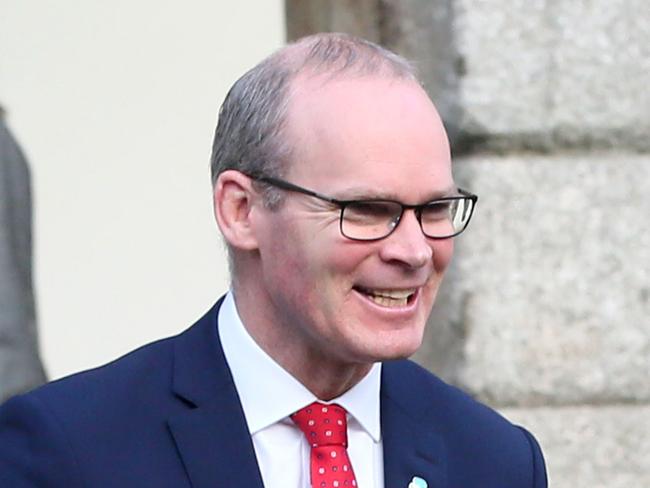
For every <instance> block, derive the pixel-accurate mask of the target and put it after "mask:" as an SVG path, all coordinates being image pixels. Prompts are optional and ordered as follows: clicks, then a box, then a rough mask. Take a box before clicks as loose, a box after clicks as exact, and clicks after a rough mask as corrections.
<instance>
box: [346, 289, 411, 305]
mask: <svg viewBox="0 0 650 488" xmlns="http://www.w3.org/2000/svg"><path fill="white" fill-rule="evenodd" d="M355 290H356V291H358V292H359V293H361V294H363V295H365V296H366V297H367V298H368V299H370V300H371V301H373V302H374V303H376V304H377V305H380V306H382V307H389V308H397V307H405V306H406V305H408V303H409V300H411V299H412V297H414V296H415V293H416V292H417V288H407V289H401V290H390V289H373V288H361V287H355Z"/></svg>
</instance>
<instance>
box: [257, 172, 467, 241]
mask: <svg viewBox="0 0 650 488" xmlns="http://www.w3.org/2000/svg"><path fill="white" fill-rule="evenodd" d="M249 177H250V178H252V179H254V180H256V181H259V182H261V183H266V184H267V185H270V186H273V187H275V188H279V189H281V190H285V191H290V192H296V193H302V194H304V195H309V196H311V197H314V198H318V199H319V200H323V201H325V202H328V203H331V204H333V205H335V206H337V207H339V209H340V210H341V216H340V219H339V228H340V230H341V234H342V235H343V236H344V237H347V238H348V239H351V240H353V241H377V240H379V239H384V238H385V237H388V236H389V235H390V234H391V233H392V232H393V231H394V230H395V229H396V228H397V226H398V225H399V223H400V220H401V219H402V216H403V215H404V211H405V210H411V209H412V210H413V211H414V212H415V216H416V218H417V219H418V222H419V223H420V227H421V228H422V233H423V234H424V235H425V236H427V237H428V238H430V239H448V238H450V237H454V236H457V235H458V234H460V233H461V232H463V231H464V230H465V229H466V228H467V224H469V221H470V219H471V218H472V213H473V212H474V207H475V206H476V202H477V200H478V196H476V195H474V194H472V193H469V192H467V191H465V190H461V189H460V188H459V189H458V193H459V195H457V196H450V197H443V198H436V199H435V200H431V201H430V202H427V203H423V204H420V205H406V204H404V203H401V202H398V201H395V200H383V199H368V200H338V199H336V198H331V197H328V196H325V195H321V194H320V193H317V192H315V191H312V190H309V189H307V188H303V187H301V186H298V185H294V184H293V183H290V182H288V181H284V180H280V179H278V178H272V177H270V176H253V175H249Z"/></svg>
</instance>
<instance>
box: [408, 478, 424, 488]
mask: <svg viewBox="0 0 650 488" xmlns="http://www.w3.org/2000/svg"><path fill="white" fill-rule="evenodd" d="M427 486H428V485H427V482H426V481H424V480H423V479H422V478H420V477H418V476H413V479H412V480H411V482H410V483H409V486H408V488H427Z"/></svg>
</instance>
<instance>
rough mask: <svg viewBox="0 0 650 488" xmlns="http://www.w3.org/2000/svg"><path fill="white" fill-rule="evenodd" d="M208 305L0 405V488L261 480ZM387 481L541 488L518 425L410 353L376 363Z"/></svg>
mask: <svg viewBox="0 0 650 488" xmlns="http://www.w3.org/2000/svg"><path fill="white" fill-rule="evenodd" d="M218 307H219V304H217V305H215V306H214V307H213V308H212V309H211V310H210V311H209V312H208V313H207V314H206V315H205V316H204V317H203V318H201V319H200V320H199V321H198V322H197V323H196V324H194V326H192V327H191V328H189V329H188V330H187V331H185V332H184V333H182V334H180V335H178V336H176V337H172V338H169V339H164V340H161V341H159V342H155V343H152V344H149V345H147V346H145V347H142V348H140V349H138V350H136V351H134V352H132V353H131V354H128V355H127V356H125V357H123V358H121V359H119V360H117V361H115V362H113V363H111V364H108V365H106V366H104V367H101V368H98V369H95V370H91V371H87V372H84V373H80V374H77V375H74V376H71V377H69V378H66V379H63V380H60V381H56V382H54V383H50V384H48V385H45V386H43V387H41V388H39V389H37V390H35V391H32V392H31V393H28V394H26V395H23V396H19V397H14V398H13V399H11V400H9V401H8V402H7V403H5V404H4V405H3V406H2V407H0V487H3V488H24V487H25V488H26V487H39V488H46V487H56V488H62V487H65V488H81V487H86V488H90V487H92V488H102V487H115V488H117V487H119V488H127V487H137V488H148V487H152V488H154V487H155V488H164V487H169V488H171V487H173V488H181V487H194V488H221V487H223V488H235V487H242V488H262V486H263V484H262V479H261V476H260V472H259V469H258V466H257V462H256V459H255V452H254V450H253V444H252V441H251V437H250V435H249V432H248V430H247V426H246V421H245V419H244V414H243V411H242V407H241V404H240V402H239V397H238V395H237V391H236V389H235V386H234V384H233V380H232V377H231V374H230V370H229V369H228V366H227V364H226V361H225V358H224V355H223V351H222V348H221V344H220V342H219V336H218V334H217V311H218ZM381 427H382V436H383V443H384V472H385V486H386V488H406V487H407V485H408V483H409V482H410V480H411V479H412V477H413V476H420V477H421V478H424V479H425V480H426V481H427V482H428V485H429V487H430V488H529V487H530V488H542V487H545V486H546V472H545V467H544V461H543V458H542V454H541V451H540V449H539V446H538V445H537V443H536V441H535V440H534V439H533V437H532V436H531V435H530V434H529V433H528V432H526V431H525V430H523V429H521V428H519V427H516V426H513V425H512V424H510V423H509V422H508V421H507V420H505V419H504V418H502V417H501V416H499V415H498V414H497V413H495V412H494V411H492V410H491V409H489V408H487V407H485V406H483V405H481V404H479V403H477V402H475V401H474V400H472V399H471V398H470V397H468V396H467V395H465V394H464V393H462V392H461V391H459V390H457V389H456V388H453V387H451V386H449V385H446V384H445V383H443V382H442V381H440V380H439V379H437V378H436V377H435V376H433V375H431V374H430V373H428V372H427V371H425V370H424V369H422V368H420V367H419V366H417V365H415V364H414V363H412V362H410V361H394V362H387V363H385V364H384V366H383V369H382V379H381Z"/></svg>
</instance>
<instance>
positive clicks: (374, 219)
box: [341, 198, 473, 240]
mask: <svg viewBox="0 0 650 488" xmlns="http://www.w3.org/2000/svg"><path fill="white" fill-rule="evenodd" d="M472 204H473V202H472V200H471V199H470V198H455V199H449V200H440V201H436V202H432V203H430V204H428V205H424V206H423V207H421V211H420V215H419V217H420V218H419V220H420V225H421V227H422V232H423V233H424V234H425V235H426V236H428V237H431V238H445V237H452V236H454V235H456V234H459V233H460V232H462V231H463V230H464V228H465V226H466V225H467V223H468V221H469V218H470V216H471V214H472V212H471V207H472ZM401 216H402V206H401V205H400V204H399V203H397V202H391V201H365V202H364V201H360V202H352V203H349V204H348V205H346V206H345V208H344V209H343V214H342V216H341V231H342V233H343V235H345V236H346V237H348V238H350V239H359V240H372V239H381V238H382V237H386V236H387V235H389V234H390V233H391V232H392V231H393V229H394V228H395V227H396V226H397V224H398V223H399V221H400V218H401Z"/></svg>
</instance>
